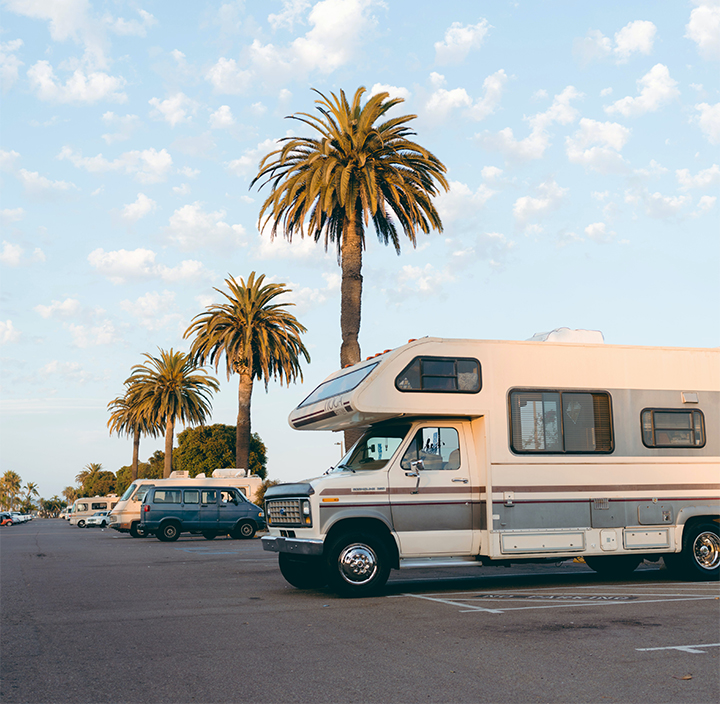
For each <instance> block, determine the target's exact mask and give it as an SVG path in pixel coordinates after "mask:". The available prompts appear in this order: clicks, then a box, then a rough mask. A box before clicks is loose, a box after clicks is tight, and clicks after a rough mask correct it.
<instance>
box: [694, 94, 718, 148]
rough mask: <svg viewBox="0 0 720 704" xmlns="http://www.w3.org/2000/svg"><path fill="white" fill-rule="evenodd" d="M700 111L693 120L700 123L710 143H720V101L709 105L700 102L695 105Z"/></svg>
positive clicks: (701, 129)
mask: <svg viewBox="0 0 720 704" xmlns="http://www.w3.org/2000/svg"><path fill="white" fill-rule="evenodd" d="M695 109H696V110H697V111H698V112H699V113H700V114H699V115H697V116H696V117H694V118H693V121H695V122H697V124H698V125H700V131H701V132H702V133H703V134H704V135H705V138H706V139H707V141H708V142H710V144H720V103H715V105H709V104H708V103H700V104H699V105H696V106H695Z"/></svg>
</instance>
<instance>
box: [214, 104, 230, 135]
mask: <svg viewBox="0 0 720 704" xmlns="http://www.w3.org/2000/svg"><path fill="white" fill-rule="evenodd" d="M234 124H235V118H234V117H233V114H232V111H231V110H230V106H229V105H221V106H220V107H219V108H218V109H217V110H216V111H215V112H214V113H213V114H212V115H210V127H212V128H213V129H216V130H218V129H224V128H227V127H232V126H233V125H234Z"/></svg>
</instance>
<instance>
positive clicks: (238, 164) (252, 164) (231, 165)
mask: <svg viewBox="0 0 720 704" xmlns="http://www.w3.org/2000/svg"><path fill="white" fill-rule="evenodd" d="M279 146H280V141H279V140H277V139H266V140H265V141H264V142H260V143H259V144H258V145H257V146H256V147H255V148H254V149H248V150H247V151H246V152H245V153H244V154H243V155H242V156H241V157H240V158H239V159H234V160H233V161H230V162H228V163H226V164H225V166H227V168H228V171H231V172H232V173H234V174H235V175H236V176H247V175H248V174H252V175H253V176H254V175H255V173H257V168H258V165H259V164H260V161H261V160H262V159H263V158H264V157H265V156H266V155H267V154H269V153H270V152H272V151H275V150H276V149H277V148H278V147H279Z"/></svg>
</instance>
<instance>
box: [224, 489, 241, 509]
mask: <svg viewBox="0 0 720 704" xmlns="http://www.w3.org/2000/svg"><path fill="white" fill-rule="evenodd" d="M238 501H240V499H239V498H238V495H237V494H236V493H235V492H234V491H233V490H232V489H222V490H221V491H220V503H221V504H235V505H236V506H237V503H238Z"/></svg>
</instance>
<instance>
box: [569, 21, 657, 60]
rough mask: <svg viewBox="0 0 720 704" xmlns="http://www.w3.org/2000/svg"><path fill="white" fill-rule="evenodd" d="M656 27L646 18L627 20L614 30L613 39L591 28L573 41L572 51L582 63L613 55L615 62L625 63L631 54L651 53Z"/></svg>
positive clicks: (646, 54)
mask: <svg viewBox="0 0 720 704" xmlns="http://www.w3.org/2000/svg"><path fill="white" fill-rule="evenodd" d="M656 34H657V27H656V26H655V25H654V24H653V23H652V22H648V21H646V20H635V21H634V22H629V23H628V24H626V25H625V26H624V27H623V28H622V29H620V30H619V31H617V32H615V38H614V39H615V40H614V41H613V40H611V39H609V38H608V37H606V36H605V35H604V34H603V33H602V32H600V31H599V30H597V29H591V30H589V31H588V33H587V34H586V35H585V37H584V38H583V39H576V40H575V42H574V43H573V53H574V54H575V56H577V57H578V58H579V60H580V62H581V63H582V64H588V63H590V62H592V61H598V60H602V59H605V58H608V57H611V56H612V57H614V59H615V61H616V63H618V64H624V63H626V62H627V61H628V60H629V59H630V57H631V56H632V55H633V54H642V55H645V56H648V55H649V54H651V53H652V50H653V44H654V42H655V35H656Z"/></svg>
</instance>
